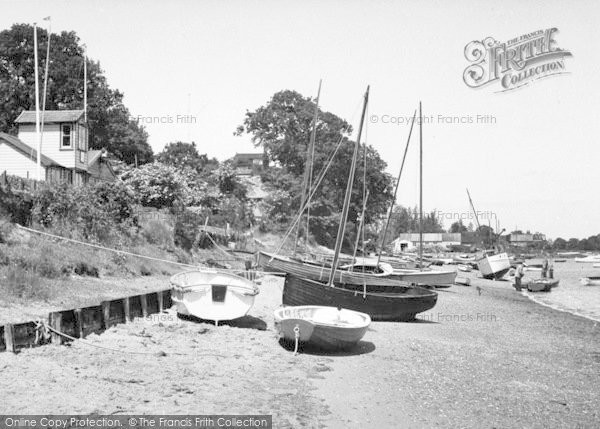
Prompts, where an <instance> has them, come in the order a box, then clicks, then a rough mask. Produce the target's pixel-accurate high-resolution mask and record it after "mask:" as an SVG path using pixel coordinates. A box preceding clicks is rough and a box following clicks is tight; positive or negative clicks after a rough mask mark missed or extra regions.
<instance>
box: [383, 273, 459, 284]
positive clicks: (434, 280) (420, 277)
mask: <svg viewBox="0 0 600 429" xmlns="http://www.w3.org/2000/svg"><path fill="white" fill-rule="evenodd" d="M392 277H393V278H395V279H398V280H400V281H403V282H408V283H411V284H419V285H431V286H448V285H452V284H454V280H455V279H456V271H436V270H425V271H420V270H418V269H415V270H408V269H404V270H394V273H393V275H392Z"/></svg>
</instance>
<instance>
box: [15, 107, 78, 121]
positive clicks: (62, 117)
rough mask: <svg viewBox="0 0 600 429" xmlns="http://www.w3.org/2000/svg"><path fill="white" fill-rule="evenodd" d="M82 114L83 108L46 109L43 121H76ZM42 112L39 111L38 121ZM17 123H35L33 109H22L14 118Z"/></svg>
mask: <svg viewBox="0 0 600 429" xmlns="http://www.w3.org/2000/svg"><path fill="white" fill-rule="evenodd" d="M82 116H83V110H46V111H45V112H44V123H45V124H50V123H59V122H77V121H78V120H79V119H80V118H81V117H82ZM41 120H42V112H40V121H41ZM15 123H17V124H35V110H23V111H22V112H21V114H20V115H19V116H18V117H17V119H15Z"/></svg>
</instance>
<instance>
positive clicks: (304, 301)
mask: <svg viewBox="0 0 600 429" xmlns="http://www.w3.org/2000/svg"><path fill="white" fill-rule="evenodd" d="M350 287H351V286H350V285H344V286H343V287H341V286H339V285H336V284H334V286H328V285H327V284H325V283H321V282H318V281H314V280H309V279H306V278H301V277H296V276H294V275H290V274H288V275H286V278H285V285H284V288H283V305H324V306H332V307H339V308H346V309H349V310H355V311H360V312H362V313H366V314H368V315H369V316H371V319H372V320H388V321H410V320H414V318H415V316H416V315H417V314H419V313H422V312H424V311H427V310H429V309H431V308H432V307H433V306H434V305H435V303H436V302H437V293H436V292H433V291H430V290H427V289H423V288H419V287H409V286H407V287H402V286H395V287H394V288H393V292H390V291H389V289H388V290H386V289H383V290H382V291H377V290H374V289H373V288H372V287H366V291H364V290H363V288H362V287H359V286H354V288H355V289H354V290H352V289H350Z"/></svg>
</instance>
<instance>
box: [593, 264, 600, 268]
mask: <svg viewBox="0 0 600 429" xmlns="http://www.w3.org/2000/svg"><path fill="white" fill-rule="evenodd" d="M592 266H593V267H594V268H600V264H594V265H592Z"/></svg>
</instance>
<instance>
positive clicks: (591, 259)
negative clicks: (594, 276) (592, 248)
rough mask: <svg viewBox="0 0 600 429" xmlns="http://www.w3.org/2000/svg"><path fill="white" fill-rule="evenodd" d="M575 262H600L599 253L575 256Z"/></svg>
mask: <svg viewBox="0 0 600 429" xmlns="http://www.w3.org/2000/svg"><path fill="white" fill-rule="evenodd" d="M575 262H580V263H587V264H594V263H596V264H600V256H599V255H591V256H586V257H585V258H575Z"/></svg>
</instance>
